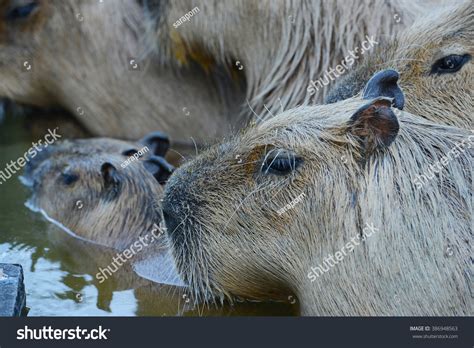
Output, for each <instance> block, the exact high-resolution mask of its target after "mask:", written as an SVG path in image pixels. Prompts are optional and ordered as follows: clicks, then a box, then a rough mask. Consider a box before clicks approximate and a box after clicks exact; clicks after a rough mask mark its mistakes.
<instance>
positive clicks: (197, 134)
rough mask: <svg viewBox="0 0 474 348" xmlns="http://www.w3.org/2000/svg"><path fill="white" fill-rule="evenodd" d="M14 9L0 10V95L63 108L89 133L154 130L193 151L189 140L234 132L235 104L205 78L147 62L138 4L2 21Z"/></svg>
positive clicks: (57, 1) (89, 5)
mask: <svg viewBox="0 0 474 348" xmlns="http://www.w3.org/2000/svg"><path fill="white" fill-rule="evenodd" d="M18 4H19V2H18V1H17V0H7V1H5V0H2V6H0V14H1V16H2V17H1V18H2V19H1V20H0V80H1V81H2V83H1V84H0V95H1V96H6V97H8V98H11V99H13V100H15V101H18V102H22V103H27V104H31V105H36V106H40V107H52V106H59V107H62V108H64V109H66V110H67V111H69V112H70V113H72V114H73V115H74V116H75V117H76V118H77V119H79V120H80V122H81V123H82V124H84V125H85V126H86V127H87V129H88V130H89V131H90V132H91V133H92V134H94V135H100V136H112V137H116V138H122V139H137V138H139V137H141V136H143V135H144V134H146V133H148V132H149V131H150V130H161V131H163V132H166V133H167V134H169V135H170V136H171V137H172V138H174V139H179V140H184V139H185V140H187V141H189V143H191V144H192V142H191V140H189V137H193V138H194V139H196V140H198V139H200V140H202V141H204V140H210V139H214V138H216V137H219V136H222V135H223V134H226V133H227V132H229V131H230V130H231V129H232V128H233V127H235V126H236V125H235V122H236V121H235V118H232V115H235V114H236V112H235V111H233V104H234V103H235V101H232V102H231V103H227V102H226V101H225V100H224V98H222V97H221V96H220V94H219V92H218V90H217V87H216V84H215V82H214V81H213V78H212V77H209V76H206V74H205V73H204V72H203V71H202V70H201V69H200V68H195V67H193V66H190V67H188V68H187V69H184V68H183V69H179V71H175V70H173V69H171V68H170V67H169V66H166V67H161V66H159V64H158V62H157V61H156V60H155V59H153V57H151V56H150V55H149V51H150V48H149V47H148V45H147V43H146V42H145V40H144V39H142V38H143V37H144V36H145V30H146V28H145V23H144V22H145V18H144V13H143V9H142V8H140V7H139V5H138V2H137V1H131V0H116V1H112V2H110V1H105V2H103V3H100V2H99V1H96V0H81V1H77V0H52V1H39V6H38V8H37V9H36V10H35V11H34V12H33V13H32V14H31V15H30V17H29V18H26V19H24V20H20V21H17V22H15V21H13V22H12V21H7V20H5V19H4V18H5V17H6V13H8V10H9V9H11V8H12V7H13V6H15V5H18ZM81 19H82V20H81ZM131 59H135V60H136V62H137V63H138V68H139V70H132V65H131V64H130V60H131ZM25 61H27V62H28V63H29V64H30V65H31V70H30V71H24V67H23V64H24V62H25ZM176 70H177V69H176ZM229 85H230V87H229V90H230V91H232V92H233V95H234V98H235V100H240V102H242V100H243V97H242V98H240V97H239V90H238V88H232V85H231V84H230V83H229ZM239 98H240V99H239ZM78 108H80V109H78ZM183 108H186V109H183Z"/></svg>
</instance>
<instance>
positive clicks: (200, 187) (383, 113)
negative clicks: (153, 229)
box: [163, 97, 474, 316]
mask: <svg viewBox="0 0 474 348" xmlns="http://www.w3.org/2000/svg"><path fill="white" fill-rule="evenodd" d="M391 104H392V99H389V98H385V97H378V98H375V99H367V100H364V99H355V98H352V99H348V100H344V101H341V102H338V103H335V104H329V105H322V106H312V107H300V108H296V109H293V110H289V111H287V112H284V113H282V114H280V115H277V116H275V117H274V118H271V119H269V120H267V121H265V122H263V123H261V124H259V125H258V126H256V127H255V128H250V129H248V130H247V131H246V132H245V133H244V134H242V135H240V136H238V137H235V138H234V139H231V140H229V141H228V142H225V143H223V144H221V145H218V146H215V147H213V148H211V149H210V150H208V151H206V152H204V153H202V154H201V155H200V156H198V157H197V158H196V159H194V160H193V161H191V162H189V163H187V164H184V165H183V166H181V167H180V168H179V169H177V170H176V171H175V172H174V173H173V175H172V176H171V177H170V179H169V180H168V182H167V185H166V186H165V196H164V200H163V216H164V218H165V222H166V226H167V234H168V237H169V238H170V239H171V244H172V245H173V255H174V258H175V262H176V264H177V266H178V268H179V270H180V272H181V274H182V277H183V278H184V280H185V281H186V282H187V283H188V285H189V286H190V287H191V288H192V289H193V292H194V294H195V298H196V300H197V301H212V300H215V299H216V298H217V299H222V298H225V297H230V298H232V297H233V296H244V297H250V298H258V299H264V298H272V299H280V298H287V296H289V295H291V294H295V295H296V296H297V297H298V299H299V302H300V305H301V311H302V314H303V315H363V316H365V315H411V316H426V315H429V316H432V315H438V316H446V315H472V314H473V311H472V299H471V295H470V294H471V293H470V286H471V282H470V267H471V266H472V264H471V260H470V256H471V251H472V249H471V241H472V238H473V234H472V225H471V219H472V208H473V207H472V179H473V178H472V170H471V168H472V164H473V152H472V146H473V145H474V135H473V134H472V132H469V131H467V130H464V129H461V128H454V127H449V126H444V125H439V124H435V123H431V122H429V121H427V120H425V119H423V118H421V117H418V116H413V115H411V114H408V113H406V112H401V111H397V112H396V113H397V114H398V115H399V117H398V118H397V116H396V115H395V112H394V110H393V109H392V108H391ZM446 109H447V110H449V105H447V106H446Z"/></svg>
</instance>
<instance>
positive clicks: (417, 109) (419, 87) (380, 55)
mask: <svg viewBox="0 0 474 348" xmlns="http://www.w3.org/2000/svg"><path fill="white" fill-rule="evenodd" d="M374 52H376V53H375V54H373V55H371V56H369V57H368V59H366V60H365V61H364V62H363V63H362V64H361V65H360V67H359V68H357V69H356V70H354V71H353V72H352V73H351V74H349V75H348V76H347V77H346V78H344V79H341V80H340V82H339V83H338V84H337V86H336V87H335V88H334V89H333V90H332V91H331V93H330V94H329V96H328V99H327V101H328V102H336V101H338V100H342V99H346V98H348V97H352V96H354V95H356V94H357V93H359V92H360V91H361V90H362V89H363V87H364V86H365V84H366V83H367V81H368V80H369V79H370V77H371V76H372V75H373V73H374V72H376V71H378V70H382V69H387V68H392V69H395V70H398V71H399V72H400V76H401V79H400V81H399V84H400V86H401V87H402V89H403V91H404V92H405V95H406V108H405V110H407V111H409V112H411V113H413V114H416V115H419V116H422V117H424V118H426V119H429V120H432V121H435V122H441V123H444V124H447V125H453V126H458V127H464V128H468V129H471V128H473V126H474V122H473V116H472V115H473V114H474V102H473V100H474V99H473V94H472V81H473V79H474V63H473V61H472V59H471V60H469V61H467V62H466V63H465V64H464V66H463V67H462V68H461V70H459V71H457V72H454V73H450V74H442V75H437V74H430V72H431V69H432V66H433V64H435V62H436V61H437V60H439V59H441V58H443V57H447V56H450V55H453V54H457V55H464V54H469V55H471V57H472V56H474V6H473V2H472V1H471V0H468V1H464V2H462V3H461V4H457V5H453V6H450V7H449V8H447V9H442V10H440V11H438V12H435V13H433V14H431V15H428V16H425V17H423V18H421V19H420V20H418V21H417V22H416V23H415V24H414V25H413V26H411V27H409V29H407V30H405V31H404V32H402V33H401V34H400V35H399V36H398V37H397V39H396V40H394V41H393V42H389V43H388V44H385V45H382V47H379V48H376V49H375V50H374Z"/></svg>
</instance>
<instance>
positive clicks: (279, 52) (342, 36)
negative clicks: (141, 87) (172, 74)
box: [157, 0, 440, 119]
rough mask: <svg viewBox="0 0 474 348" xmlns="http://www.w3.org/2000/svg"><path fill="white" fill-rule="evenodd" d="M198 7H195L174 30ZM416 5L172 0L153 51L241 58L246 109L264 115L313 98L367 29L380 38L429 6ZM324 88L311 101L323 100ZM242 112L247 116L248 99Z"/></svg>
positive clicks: (168, 54)
mask: <svg viewBox="0 0 474 348" xmlns="http://www.w3.org/2000/svg"><path fill="white" fill-rule="evenodd" d="M439 2H440V1H438V3H439ZM195 6H198V7H199V9H200V12H199V13H198V14H196V15H195V16H193V17H192V18H191V20H190V21H189V22H185V23H184V24H182V25H180V26H179V27H178V28H177V29H174V28H173V26H172V24H173V23H174V22H175V21H176V20H177V19H179V18H180V17H181V16H182V15H184V14H185V13H187V12H188V11H189V10H191V9H192V8H194V7H195ZM420 7H421V6H420V3H419V2H416V1H390V2H389V1H379V0H364V1H345V0H336V1H321V0H304V1H300V0H298V1H292V0H288V1H282V0H277V1H273V0H266V1H257V2H251V1H244V0H237V1H219V0H209V1H203V2H202V3H196V2H195V1H191V0H183V1H171V2H169V8H168V9H167V13H166V16H165V18H163V17H160V20H161V25H158V40H157V42H158V53H159V55H160V56H162V57H163V56H165V57H172V56H176V55H179V56H182V57H183V61H184V62H186V61H187V60H193V59H194V60H198V61H202V60H203V59H202V58H201V57H203V56H204V57H206V56H210V57H212V59H213V60H215V61H217V62H220V63H224V64H229V63H230V64H231V65H232V66H234V67H235V66H236V65H237V63H236V61H239V62H240V63H241V64H242V65H243V70H241V71H239V70H237V73H238V74H242V75H244V76H245V80H246V83H247V89H246V97H247V99H248V101H249V104H250V106H251V108H252V109H253V110H254V111H255V112H256V113H257V114H259V115H260V114H264V115H265V116H267V115H268V114H270V113H276V112H279V111H281V108H283V109H284V110H286V109H288V108H292V107H295V106H297V105H302V104H305V103H308V102H310V96H309V95H308V93H307V91H306V89H307V86H308V84H309V82H310V80H311V79H318V78H319V77H320V76H321V75H323V73H324V72H325V71H326V70H327V69H329V68H331V67H335V66H336V65H337V64H339V63H340V61H341V60H342V59H343V58H344V57H345V56H347V55H348V50H349V49H352V48H354V47H356V46H357V45H359V44H360V42H361V41H363V40H364V37H365V35H366V34H369V35H375V37H376V39H381V38H383V37H386V36H390V35H391V34H392V33H394V32H396V31H397V30H399V29H401V28H403V27H404V26H405V25H407V24H410V23H411V22H412V21H413V19H414V17H415V15H416V14H420V13H421V12H422V11H426V8H425V7H424V6H423V9H421V8H420ZM395 15H398V16H399V18H401V19H402V21H400V20H399V21H398V23H397V20H396V19H395V18H394V16H395ZM396 18H397V17H396ZM169 37H171V38H172V40H171V42H170V41H169V39H168V38H169ZM169 42H170V43H171V46H170V45H166V43H169ZM196 51H197V52H196ZM200 58H201V59H200ZM206 62H207V61H206ZM237 66H238V65H237ZM240 76H241V75H240ZM326 92H327V91H326V90H321V91H320V92H319V94H317V95H315V96H314V97H313V98H312V100H311V101H312V102H314V101H316V102H317V101H321V100H322V99H323V97H324V95H325V94H326ZM268 110H269V111H268ZM243 112H244V114H245V115H247V119H248V118H250V117H251V116H252V112H251V110H250V108H249V107H248V105H247V104H245V105H244V106H243Z"/></svg>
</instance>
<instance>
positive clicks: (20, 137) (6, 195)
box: [0, 117, 297, 316]
mask: <svg viewBox="0 0 474 348" xmlns="http://www.w3.org/2000/svg"><path fill="white" fill-rule="evenodd" d="M20 121H21V119H16V120H13V119H12V118H11V117H7V118H6V121H5V122H4V123H3V124H0V149H1V151H0V166H1V167H4V166H5V164H6V163H8V162H10V161H11V160H16V159H17V158H18V157H20V156H23V154H24V152H25V151H26V150H27V149H28V148H29V147H30V146H31V141H34V140H35V139H36V138H37V137H35V138H31V139H30V136H29V135H28V134H26V133H25V132H24V131H23V130H22V129H21V127H20ZM36 127H37V128H38V126H36ZM49 127H50V125H49ZM39 128H41V127H39ZM47 128H48V126H45V129H47ZM0 169H1V168H0ZM18 176H19V174H17V175H16V176H15V177H12V178H11V179H10V180H8V181H7V182H5V183H3V184H2V185H0V197H1V199H0V262H5V263H17V264H21V265H22V266H23V270H24V272H25V287H26V291H27V306H28V307H30V312H29V315H30V316H38V315H63V316H68V315H70V316H103V315H122V316H134V315H140V316H175V315H213V316H217V315H289V314H295V313H296V311H297V308H295V307H296V306H297V305H295V304H291V303H252V302H242V303H236V304H235V305H233V306H231V305H224V306H223V307H218V308H217V307H213V306H211V307H207V306H196V307H194V308H193V306H192V305H191V301H190V300H189V299H188V298H187V295H186V293H185V291H183V289H182V288H178V287H173V286H169V285H162V284H157V283H155V282H152V281H149V280H146V279H144V278H142V277H140V276H138V275H137V273H136V272H134V270H133V269H132V265H131V263H128V264H127V263H126V264H124V266H123V267H121V268H119V270H118V271H117V272H116V273H114V274H113V276H112V277H109V278H108V279H107V280H106V281H104V282H103V283H100V282H99V281H98V280H97V279H96V277H95V275H96V273H97V272H98V269H99V267H102V268H105V267H107V265H109V264H110V263H111V261H112V259H113V257H114V256H115V255H116V253H117V252H116V251H115V250H112V249H109V248H105V247H101V246H98V245H95V244H92V243H88V242H85V241H81V240H79V239H77V238H74V237H72V236H71V235H69V234H67V233H66V232H64V231H63V230H61V229H59V228H58V227H57V226H55V225H54V224H52V223H51V222H49V221H47V220H46V219H45V218H44V217H43V216H42V215H41V214H39V213H34V212H31V211H30V210H29V209H27V208H26V207H25V202H26V201H27V200H28V198H29V197H28V196H29V194H30V192H29V191H28V190H27V188H25V187H24V186H23V185H22V184H21V183H20V181H19V179H18ZM146 267H149V265H146ZM138 273H140V269H138Z"/></svg>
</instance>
